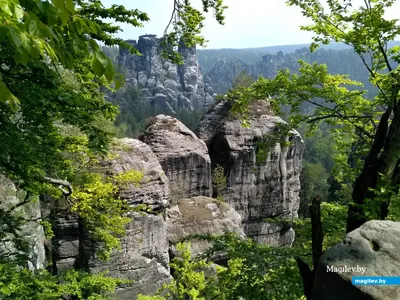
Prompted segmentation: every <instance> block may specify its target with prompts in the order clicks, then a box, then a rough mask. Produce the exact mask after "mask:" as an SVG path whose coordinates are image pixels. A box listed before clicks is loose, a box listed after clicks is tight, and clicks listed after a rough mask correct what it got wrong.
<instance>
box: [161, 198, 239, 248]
mask: <svg viewBox="0 0 400 300" xmlns="http://www.w3.org/2000/svg"><path fill="white" fill-rule="evenodd" d="M167 216H168V218H167V234H168V240H169V242H170V245H171V246H172V248H173V249H172V250H173V252H174V246H175V245H176V244H177V243H178V242H179V241H182V240H183V239H184V238H186V237H188V236H190V235H194V234H200V235H207V234H210V235H219V234H224V233H228V232H234V233H237V234H239V235H241V236H244V232H243V229H242V228H241V225H242V218H241V217H240V215H239V214H238V213H237V212H236V211H235V210H234V209H233V208H232V207H230V205H229V204H227V203H223V202H219V201H217V200H216V199H213V198H209V197H204V196H198V197H193V198H190V199H181V200H180V201H179V203H178V205H176V206H174V207H172V208H170V209H168V213H167ZM208 247H209V244H208V243H207V242H204V241H196V240H192V241H191V252H192V255H193V256H196V255H197V254H200V253H203V252H204V251H205V250H207V248H208Z"/></svg>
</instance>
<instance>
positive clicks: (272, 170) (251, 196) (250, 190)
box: [197, 101, 304, 245]
mask: <svg viewBox="0 0 400 300" xmlns="http://www.w3.org/2000/svg"><path fill="white" fill-rule="evenodd" d="M229 109H230V104H229V103H228V102H221V103H219V104H218V105H216V106H215V107H214V108H213V109H212V110H211V111H209V113H208V114H207V115H206V116H205V117H204V118H203V120H202V121H201V122H200V125H199V127H198V130H197V134H198V136H199V137H200V138H201V139H202V140H204V141H205V142H206V144H207V146H208V149H209V153H210V157H211V161H212V168H215V167H216V166H217V165H220V166H222V167H223V168H224V170H225V175H226V176H227V180H228V187H227V188H226V190H225V191H224V192H223V195H222V196H223V197H224V199H225V201H227V202H228V203H229V204H230V205H231V206H232V207H233V208H234V209H235V210H236V211H237V212H239V214H240V215H241V216H242V218H243V222H244V229H245V233H246V235H248V236H251V237H253V238H254V239H255V240H257V241H258V242H260V243H270V244H280V245H289V244H291V242H292V241H293V239H294V232H293V230H292V229H290V228H287V227H284V226H283V227H282V226H277V225H271V224H268V223H266V222H265V221H264V220H265V218H273V217H281V218H296V217H297V210H298V208H299V190H300V171H301V162H302V154H303V150H304V142H303V140H302V138H301V137H300V135H299V134H298V133H297V132H296V131H292V132H291V134H290V136H288V137H287V141H288V142H291V144H290V146H288V147H284V146H281V145H280V144H279V143H277V144H276V145H275V146H274V147H273V149H271V150H270V151H269V152H268V155H267V158H266V159H265V161H262V162H261V163H256V153H257V151H258V149H257V147H258V145H257V142H259V141H261V140H262V139H263V138H265V137H267V136H268V135H269V134H271V133H272V132H273V131H275V130H278V127H277V124H278V123H282V122H284V121H283V120H282V119H281V118H279V117H276V116H273V115H272V113H271V110H270V109H269V107H268V104H267V103H266V102H265V101H256V102H254V103H253V104H252V105H251V108H250V119H249V123H250V126H249V128H244V127H243V126H242V122H241V121H240V120H237V119H236V118H234V117H233V116H231V115H230V113H229Z"/></svg>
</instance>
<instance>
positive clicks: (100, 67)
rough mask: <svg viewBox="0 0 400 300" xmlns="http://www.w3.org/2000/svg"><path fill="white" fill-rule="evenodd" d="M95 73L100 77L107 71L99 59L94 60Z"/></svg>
mask: <svg viewBox="0 0 400 300" xmlns="http://www.w3.org/2000/svg"><path fill="white" fill-rule="evenodd" d="M93 71H94V74H95V75H96V76H98V77H101V76H103V74H104V71H105V67H104V66H103V64H102V63H101V62H100V61H99V60H98V59H97V57H95V58H94V60H93Z"/></svg>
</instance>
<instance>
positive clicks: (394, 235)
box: [312, 221, 400, 300]
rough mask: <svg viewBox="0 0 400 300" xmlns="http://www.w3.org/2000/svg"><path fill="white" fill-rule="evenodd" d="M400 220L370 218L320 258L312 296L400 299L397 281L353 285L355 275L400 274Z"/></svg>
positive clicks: (328, 299)
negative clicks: (392, 283) (374, 219)
mask: <svg viewBox="0 0 400 300" xmlns="http://www.w3.org/2000/svg"><path fill="white" fill-rule="evenodd" d="M399 249H400V223H399V222H392V221H369V222H366V223H364V224H363V225H362V226H361V227H359V228H357V229H356V230H354V231H352V232H350V233H348V234H347V235H346V238H345V239H344V240H343V242H342V243H340V244H338V245H336V246H334V247H332V248H331V249H329V250H328V251H327V252H326V253H325V254H324V255H323V256H322V257H321V259H320V261H319V265H318V269H317V272H316V277H315V284H314V289H313V295H312V299H313V300H346V299H349V300H350V299H361V300H369V299H371V300H372V299H376V300H378V299H379V300H391V299H400V289H399V287H398V286H396V285H353V284H352V277H353V276H400V252H399Z"/></svg>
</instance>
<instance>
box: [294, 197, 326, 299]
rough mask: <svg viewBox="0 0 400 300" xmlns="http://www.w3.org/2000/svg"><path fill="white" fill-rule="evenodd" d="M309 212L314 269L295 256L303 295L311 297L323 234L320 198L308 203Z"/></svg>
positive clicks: (320, 253)
mask: <svg viewBox="0 0 400 300" xmlns="http://www.w3.org/2000/svg"><path fill="white" fill-rule="evenodd" d="M310 214H311V236H312V257H313V265H314V270H312V271H311V269H310V267H309V266H308V265H307V264H306V263H305V262H304V261H303V260H302V259H301V258H299V257H295V259H296V263H297V267H298V268H299V271H300V275H301V278H302V279H303V288H304V296H306V298H307V299H311V295H312V290H313V287H314V279H315V272H316V270H317V268H318V262H319V260H320V258H321V256H322V243H323V239H324V234H323V231H322V220H321V200H320V198H319V197H315V198H314V199H313V200H312V203H311V205H310Z"/></svg>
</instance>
